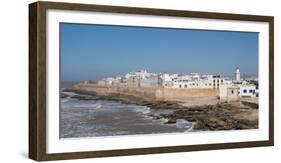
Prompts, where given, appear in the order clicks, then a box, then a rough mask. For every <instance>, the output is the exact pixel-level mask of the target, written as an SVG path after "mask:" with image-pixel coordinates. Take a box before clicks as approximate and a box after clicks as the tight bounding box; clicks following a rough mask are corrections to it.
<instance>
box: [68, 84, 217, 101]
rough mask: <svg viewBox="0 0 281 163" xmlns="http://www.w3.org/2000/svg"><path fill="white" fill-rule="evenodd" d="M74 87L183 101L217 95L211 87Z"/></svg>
mask: <svg viewBox="0 0 281 163" xmlns="http://www.w3.org/2000/svg"><path fill="white" fill-rule="evenodd" d="M73 87H74V89H77V90H80V91H87V92H93V93H96V94H97V95H101V96H110V95H128V96H134V97H138V98H141V99H149V100H160V101H184V100H189V99H192V98H200V97H213V98H215V97H217V96H218V95H219V89H212V88H194V89H190V88H189V89H177V88H141V87H124V86H98V85H94V84H76V85H74V86H73Z"/></svg>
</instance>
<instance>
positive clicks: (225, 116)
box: [64, 89, 258, 131]
mask: <svg viewBox="0 0 281 163" xmlns="http://www.w3.org/2000/svg"><path fill="white" fill-rule="evenodd" d="M64 91H69V92H74V93H79V94H84V95H89V96H77V97H75V96H74V98H78V99H79V100H111V101H119V102H121V103H124V104H135V105H141V106H147V107H150V108H153V109H175V111H174V112H173V113H170V114H161V115H157V116H154V115H151V116H152V117H153V118H155V119H159V118H166V119H168V121H167V122H166V123H167V124H172V123H176V120H177V119H184V120H187V121H189V122H192V123H194V126H193V131H214V130H238V129H239V130H240V129H257V128H258V108H257V107H256V106H254V107H251V105H244V104H243V102H232V103H226V102H224V103H216V104H214V105H194V106H190V105H188V106H186V105H184V103H183V102H178V101H156V100H153V99H151V100H148V99H144V98H139V97H134V96H130V95H123V94H122V95H121V94H111V95H107V96H101V95H97V94H96V93H94V92H89V91H81V90H76V89H65V90H64Z"/></svg>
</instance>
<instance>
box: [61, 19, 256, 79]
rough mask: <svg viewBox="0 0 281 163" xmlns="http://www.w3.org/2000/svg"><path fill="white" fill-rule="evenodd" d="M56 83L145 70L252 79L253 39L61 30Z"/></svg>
mask: <svg viewBox="0 0 281 163" xmlns="http://www.w3.org/2000/svg"><path fill="white" fill-rule="evenodd" d="M60 30H61V33H60V39H61V79H62V80H63V81H79V80H87V79H90V80H98V79H101V78H104V77H110V76H116V75H123V74H125V73H127V72H130V71H137V70H140V69H146V70H148V71H149V72H156V73H159V72H171V73H179V74H188V73H191V72H199V73H203V74H224V75H230V74H233V73H234V70H235V68H236V67H239V68H240V71H241V74H242V75H243V74H244V75H257V74H258V33H247V32H224V31H206V30H192V29H190V30H187V29H166V28H142V27H123V26H103V25H86V24H66V23H62V24H61V26H60Z"/></svg>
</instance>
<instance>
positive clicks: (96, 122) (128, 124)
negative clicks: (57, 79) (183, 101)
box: [60, 92, 192, 138]
mask: <svg viewBox="0 0 281 163" xmlns="http://www.w3.org/2000/svg"><path fill="white" fill-rule="evenodd" d="M64 94H67V95H68V96H67V97H65V98H62V99H61V108H60V137H61V138H74V137H97V136H117V135H137V134H160V133H176V132H186V131H189V130H190V129H191V128H192V123H190V122H188V121H186V120H184V119H178V120H177V121H176V123H173V124H167V123H166V122H167V121H168V120H167V119H165V118H161V116H160V118H155V117H156V116H159V115H161V114H169V113H172V112H173V111H174V110H173V109H153V108H149V107H147V106H139V105H134V104H124V103H122V102H119V101H110V100H99V98H97V99H96V100H95V99H94V98H93V100H80V99H79V98H77V96H85V95H83V94H77V93H74V92H64ZM74 96H76V98H74ZM87 96H88V95H87Z"/></svg>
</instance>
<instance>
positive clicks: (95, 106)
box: [72, 103, 102, 109]
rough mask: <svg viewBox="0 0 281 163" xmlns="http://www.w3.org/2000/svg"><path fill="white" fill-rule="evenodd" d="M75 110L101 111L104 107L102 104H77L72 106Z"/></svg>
mask: <svg viewBox="0 0 281 163" xmlns="http://www.w3.org/2000/svg"><path fill="white" fill-rule="evenodd" d="M72 107H73V108H89V109H99V108H101V107H102V105H101V104H100V103H97V104H76V105H73V106H72Z"/></svg>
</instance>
